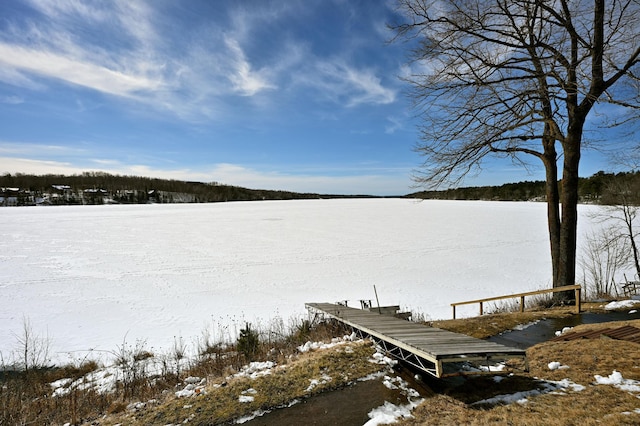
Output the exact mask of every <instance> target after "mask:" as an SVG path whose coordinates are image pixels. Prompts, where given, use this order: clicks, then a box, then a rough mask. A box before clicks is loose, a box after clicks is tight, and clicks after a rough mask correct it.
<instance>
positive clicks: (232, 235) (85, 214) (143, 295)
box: [0, 199, 597, 363]
mask: <svg viewBox="0 0 640 426" xmlns="http://www.w3.org/2000/svg"><path fill="white" fill-rule="evenodd" d="M595 208H597V207H595V206H580V212H581V218H580V220H581V222H580V223H581V227H584V226H587V225H585V224H587V223H588V218H587V215H586V214H585V212H587V211H590V210H593V209H595ZM0 222H1V223H2V224H3V226H2V227H0V267H1V270H2V274H1V275H0V299H1V300H2V304H1V305H0V353H1V354H2V356H3V359H4V361H5V362H7V360H8V359H10V358H11V354H12V353H14V352H15V351H16V350H17V349H18V348H17V339H16V335H20V333H21V330H22V328H23V323H24V321H25V320H26V321H28V322H29V324H30V326H31V327H32V332H33V333H34V335H37V336H42V337H45V336H48V342H49V344H50V351H51V355H52V356H53V359H54V361H56V362H63V363H64V362H67V361H75V362H77V361H78V360H81V359H84V358H85V357H86V356H87V355H90V356H95V357H98V355H100V354H104V355H109V354H110V353H112V352H113V351H115V350H116V349H117V347H118V346H122V345H124V344H125V342H126V343H127V344H128V345H133V344H134V343H135V344H138V343H140V344H143V343H145V344H146V348H147V349H149V350H150V351H152V352H155V351H161V350H166V351H169V350H170V349H171V347H172V344H173V343H174V342H175V341H176V339H183V340H184V342H186V344H187V345H191V346H194V344H193V342H194V341H195V340H196V339H198V338H200V337H201V335H202V333H203V330H208V333H209V335H210V336H212V337H214V338H218V339H235V337H236V336H237V334H238V331H239V329H240V328H242V327H244V325H245V321H248V322H251V323H253V325H254V327H259V326H265V327H266V326H268V325H269V321H270V319H272V318H274V317H279V318H281V319H282V321H283V322H284V323H285V324H287V322H288V321H289V320H290V319H291V318H303V317H306V312H305V310H304V303H305V302H335V301H341V300H349V301H350V303H351V304H352V306H359V304H358V302H357V301H358V300H360V299H372V300H374V303H375V295H374V292H373V286H374V285H375V286H376V288H377V293H378V295H379V297H380V304H382V305H388V304H400V305H401V306H402V307H403V308H405V309H411V310H414V311H416V312H418V313H421V314H423V315H424V316H426V317H427V318H431V319H440V318H449V317H450V315H451V311H450V309H451V308H450V303H452V302H456V301H464V300H469V298H481V297H490V296H497V295H502V294H505V293H512V292H514V293H516V292H523V291H532V290H537V289H541V288H548V287H549V286H550V279H549V276H550V269H551V266H550V259H549V243H548V237H547V226H546V206H545V204H543V203H515V202H500V203H498V202H481V201H421V202H420V201H416V200H407V199H358V200H300V201H262V202H237V203H219V204H190V205H185V204H172V205H113V206H65V207H32V208H3V209H0ZM459 311H460V312H459V314H460V315H461V316H464V315H475V313H476V307H474V306H471V307H469V310H468V312H467V313H465V311H464V309H463V307H460V309H459Z"/></svg>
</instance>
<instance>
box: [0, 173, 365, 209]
mask: <svg viewBox="0 0 640 426" xmlns="http://www.w3.org/2000/svg"><path fill="white" fill-rule="evenodd" d="M13 193H15V194H13ZM54 194H55V197H54V196H53V195H54ZM10 195H14V197H15V198H16V203H15V204H14V205H29V204H35V203H36V201H35V199H36V198H40V199H43V198H45V199H47V202H46V203H47V204H103V202H104V200H105V199H108V200H109V202H115V203H123V204H144V203H149V202H157V203H185V202H189V203H213V202H224V201H257V200H292V199H317V198H348V197H356V196H355V195H354V196H350V195H335V194H316V193H298V192H292V191H277V190H266V189H249V188H243V187H240V186H233V185H224V184H220V183H218V182H211V183H203V182H192V181H182V180H176V179H159V178H150V177H142V176H123V175H113V174H109V173H104V172H84V173H82V174H77V175H59V174H46V175H32V174H23V173H16V174H10V173H7V174H4V175H0V197H2V196H4V197H5V198H6V197H8V196H10ZM358 197H366V196H365V195H358ZM0 205H2V203H0Z"/></svg>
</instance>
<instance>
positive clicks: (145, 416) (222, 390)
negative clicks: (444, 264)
mask: <svg viewBox="0 0 640 426" xmlns="http://www.w3.org/2000/svg"><path fill="white" fill-rule="evenodd" d="M374 352H375V349H374V348H373V345H372V343H371V342H369V341H366V342H362V341H361V342H354V343H346V344H343V345H338V346H336V347H334V348H331V349H327V350H322V351H318V352H312V353H306V354H303V355H301V356H300V357H298V358H296V359H295V360H293V361H291V362H290V363H289V364H287V365H286V366H285V367H284V368H276V369H274V371H273V372H272V374H269V375H265V376H262V377H258V378H256V379H250V378H247V377H236V378H232V379H228V380H227V379H225V378H217V379H212V383H211V385H209V386H208V387H207V389H206V393H205V394H203V395H200V396H197V397H192V398H186V399H185V398H182V399H181V398H177V397H174V396H171V397H169V398H167V399H166V400H165V401H164V402H162V403H160V404H159V405H157V406H153V407H151V409H149V410H143V411H140V412H136V413H127V414H122V415H119V416H111V417H110V418H108V419H104V420H102V421H94V422H93V423H91V424H92V425H98V424H99V425H114V424H118V423H121V424H129V425H166V424H176V423H182V422H183V421H185V420H186V419H189V424H196V425H198V424H202V425H205V424H225V423H227V422H230V421H232V420H234V419H237V418H239V417H242V416H245V415H248V414H250V413H253V412H255V411H257V410H266V409H270V408H274V407H278V406H284V405H287V404H288V403H290V402H291V401H293V400H295V399H304V398H308V397H310V396H313V395H315V394H318V393H320V392H325V391H328V390H333V389H338V388H341V387H344V386H346V385H348V384H349V383H352V382H353V381H355V380H356V379H358V378H361V377H364V376H367V375H369V374H372V373H374V372H377V371H380V370H382V369H383V368H384V367H383V366H382V365H379V364H375V363H372V362H370V361H369V360H370V359H371V356H372V355H373V353H374ZM327 377H330V378H331V379H330V380H324V381H323V380H322V379H323V378H325V379H326V378H327ZM314 379H316V380H320V383H319V384H318V385H317V386H316V387H314V388H313V390H311V391H309V390H308V389H307V388H308V387H309V384H310V383H311V380H314ZM216 383H217V384H216ZM220 383H224V386H222V387H220V386H219V384H220ZM250 388H251V389H254V390H255V394H251V396H253V397H254V400H253V401H251V402H239V397H240V396H241V395H243V392H246V391H247V389H250ZM185 407H186V408H185Z"/></svg>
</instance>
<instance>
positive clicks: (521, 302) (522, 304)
mask: <svg viewBox="0 0 640 426" xmlns="http://www.w3.org/2000/svg"><path fill="white" fill-rule="evenodd" d="M520 312H524V296H520Z"/></svg>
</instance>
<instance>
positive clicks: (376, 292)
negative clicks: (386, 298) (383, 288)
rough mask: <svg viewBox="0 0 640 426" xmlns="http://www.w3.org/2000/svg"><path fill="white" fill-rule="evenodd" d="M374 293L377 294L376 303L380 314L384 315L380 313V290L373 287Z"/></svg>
mask: <svg viewBox="0 0 640 426" xmlns="http://www.w3.org/2000/svg"><path fill="white" fill-rule="evenodd" d="M373 292H374V293H375V294H376V303H377V304H378V313H379V314H382V312H381V311H380V300H379V299H378V290H376V285H375V284H374V285H373Z"/></svg>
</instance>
